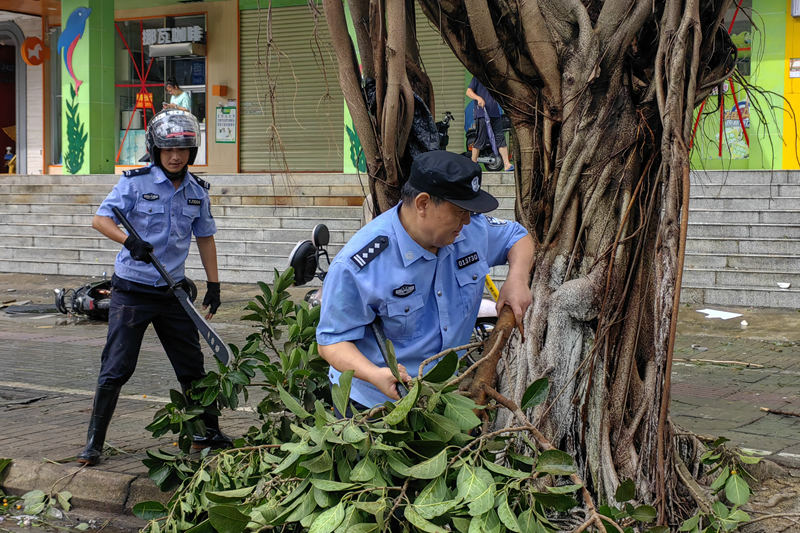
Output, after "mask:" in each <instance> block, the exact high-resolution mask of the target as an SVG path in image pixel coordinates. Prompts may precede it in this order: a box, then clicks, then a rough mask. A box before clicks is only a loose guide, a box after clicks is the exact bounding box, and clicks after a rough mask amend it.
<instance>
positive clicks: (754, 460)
mask: <svg viewBox="0 0 800 533" xmlns="http://www.w3.org/2000/svg"><path fill="white" fill-rule="evenodd" d="M739 460H740V461H741V462H743V463H744V464H746V465H754V464H758V463H759V462H761V457H754V456H752V455H744V454H739Z"/></svg>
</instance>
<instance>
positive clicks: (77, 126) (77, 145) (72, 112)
mask: <svg viewBox="0 0 800 533" xmlns="http://www.w3.org/2000/svg"><path fill="white" fill-rule="evenodd" d="M69 94H70V99H69V101H67V151H66V152H65V153H64V167H65V168H66V169H67V172H69V173H70V174H77V173H78V171H80V169H81V167H82V166H83V156H84V153H83V149H84V146H85V145H86V139H87V138H88V134H87V133H84V131H83V122H81V119H80V116H79V115H78V102H76V101H75V88H74V87H73V86H72V85H70V86H69Z"/></svg>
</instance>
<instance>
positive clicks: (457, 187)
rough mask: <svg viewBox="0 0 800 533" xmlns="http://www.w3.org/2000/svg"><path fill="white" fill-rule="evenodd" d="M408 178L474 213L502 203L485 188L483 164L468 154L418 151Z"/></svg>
mask: <svg viewBox="0 0 800 533" xmlns="http://www.w3.org/2000/svg"><path fill="white" fill-rule="evenodd" d="M408 182H409V183H410V184H411V186H412V187H414V188H415V189H417V190H418V191H422V192H426V193H428V194H430V195H431V196H438V197H439V198H442V199H443V200H447V201H448V202H450V203H451V204H455V205H457V206H458V207H461V208H463V209H466V210H468V211H472V212H473V213H488V212H489V211H494V210H495V209H497V206H498V205H500V204H499V203H498V201H497V198H495V197H494V196H492V195H491V194H489V193H488V192H486V191H484V190H482V189H481V167H480V166H479V165H478V164H477V163H475V162H473V161H472V160H471V159H470V158H468V157H465V156H463V155H460V154H455V153H453V152H448V151H446V150H432V151H430V152H423V153H421V154H420V155H418V156H417V158H416V159H414V162H413V163H412V164H411V176H410V177H409V178H408Z"/></svg>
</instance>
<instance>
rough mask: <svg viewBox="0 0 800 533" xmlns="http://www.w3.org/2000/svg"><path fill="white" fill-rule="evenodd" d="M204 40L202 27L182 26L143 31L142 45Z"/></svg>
mask: <svg viewBox="0 0 800 533" xmlns="http://www.w3.org/2000/svg"><path fill="white" fill-rule="evenodd" d="M202 40H203V28H201V27H200V26H181V27H179V28H148V29H146V30H142V44H144V45H145V46H147V45H150V44H171V43H185V42H191V43H196V42H200V41H202Z"/></svg>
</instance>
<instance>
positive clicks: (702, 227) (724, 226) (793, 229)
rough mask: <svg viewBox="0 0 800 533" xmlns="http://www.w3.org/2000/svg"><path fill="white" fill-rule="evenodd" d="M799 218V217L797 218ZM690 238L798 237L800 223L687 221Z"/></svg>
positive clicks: (799, 235) (799, 236) (799, 237)
mask: <svg viewBox="0 0 800 533" xmlns="http://www.w3.org/2000/svg"><path fill="white" fill-rule="evenodd" d="M798 220H800V218H799V219H798ZM688 236H689V237H690V238H695V237H728V238H733V237H740V238H771V239H800V224H748V223H739V224H737V225H733V224H730V223H725V222H702V223H695V222H691V221H690V222H689V233H688Z"/></svg>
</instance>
